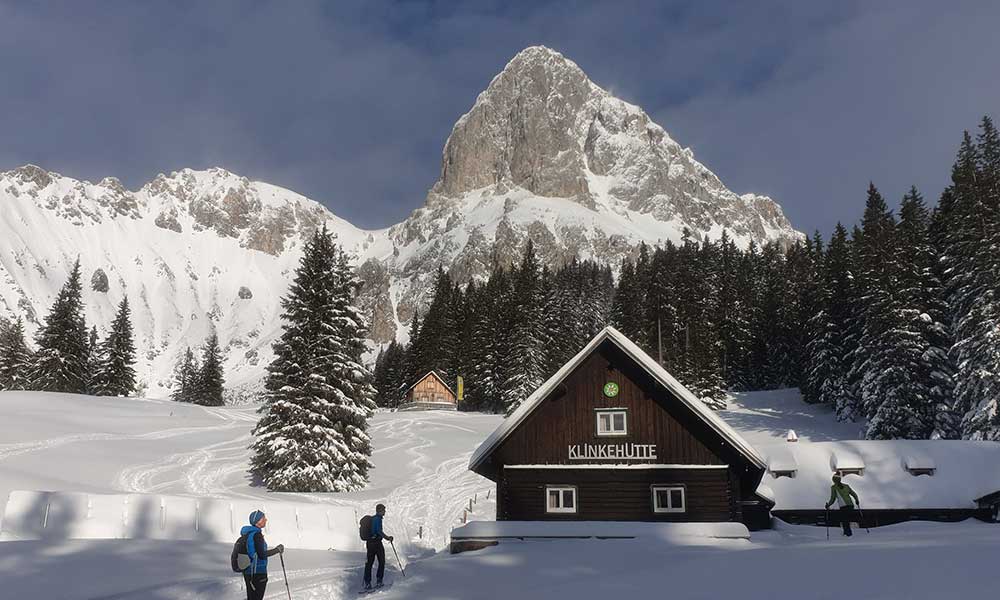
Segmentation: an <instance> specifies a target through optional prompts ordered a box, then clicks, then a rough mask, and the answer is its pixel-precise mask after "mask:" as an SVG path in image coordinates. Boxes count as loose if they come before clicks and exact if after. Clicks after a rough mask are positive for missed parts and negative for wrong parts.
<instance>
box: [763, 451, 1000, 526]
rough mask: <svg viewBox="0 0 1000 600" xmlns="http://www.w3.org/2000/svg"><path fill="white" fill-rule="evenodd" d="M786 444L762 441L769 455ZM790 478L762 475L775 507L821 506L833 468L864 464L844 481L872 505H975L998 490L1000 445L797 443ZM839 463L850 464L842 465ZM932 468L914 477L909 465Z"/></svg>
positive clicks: (956, 506) (862, 503)
mask: <svg viewBox="0 0 1000 600" xmlns="http://www.w3.org/2000/svg"><path fill="white" fill-rule="evenodd" d="M788 445H789V444H788V443H787V442H775V443H773V444H769V445H761V446H760V450H761V452H762V453H763V454H764V455H765V456H767V458H768V462H769V463H770V462H771V460H772V456H773V455H775V454H780V453H784V452H787V446H788ZM795 458H796V462H797V464H798V469H797V471H796V473H795V477H794V478H789V477H777V478H776V477H774V475H773V473H771V472H768V473H765V474H764V479H763V480H762V481H761V486H760V487H759V488H758V493H759V492H760V490H761V489H762V488H764V487H765V486H766V487H768V488H770V489H771V490H772V492H773V494H774V499H775V507H774V510H778V511H780V510H822V509H823V504H824V503H825V502H826V501H827V499H828V498H829V496H830V485H831V483H832V482H831V480H830V478H831V476H832V475H833V471H834V469H835V468H838V467H839V468H852V467H853V468H858V467H859V466H861V467H863V468H864V474H863V475H855V474H848V475H845V476H844V483H847V484H848V485H850V486H851V487H852V488H853V489H854V491H856V492H857V493H858V496H859V497H860V498H861V506H862V507H864V508H871V509H876V508H879V509H914V508H917V509H919V508H946V509H955V508H975V507H976V502H975V500H976V499H977V498H980V497H982V496H986V495H988V494H990V493H992V492H995V491H998V490H1000V444H998V443H996V442H971V441H962V440H847V441H836V442H802V441H799V442H797V443H796V444H795ZM842 465H851V466H850V467H845V466H842ZM931 468H932V469H934V474H933V475H920V476H914V474H913V473H911V472H910V469H931Z"/></svg>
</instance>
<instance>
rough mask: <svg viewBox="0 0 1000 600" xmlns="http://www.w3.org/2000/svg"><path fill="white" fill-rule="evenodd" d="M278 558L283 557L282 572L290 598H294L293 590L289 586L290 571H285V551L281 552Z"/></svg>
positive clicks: (289, 599) (290, 599)
mask: <svg viewBox="0 0 1000 600" xmlns="http://www.w3.org/2000/svg"><path fill="white" fill-rule="evenodd" d="M278 558H280V559H281V574H282V575H283V576H284V578H285V591H286V592H288V600H292V590H291V589H290V588H289V587H288V573H286V572H285V553H284V552H281V553H279V554H278Z"/></svg>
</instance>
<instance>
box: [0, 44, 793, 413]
mask: <svg viewBox="0 0 1000 600" xmlns="http://www.w3.org/2000/svg"><path fill="white" fill-rule="evenodd" d="M323 224H326V225H327V226H328V228H329V229H330V230H331V231H333V232H334V233H335V234H336V236H337V238H338V240H339V242H340V243H341V244H342V245H343V246H344V248H345V250H346V251H347V252H348V254H349V255H351V256H352V257H354V259H355V262H356V264H357V265H358V266H359V273H360V276H361V278H362V279H363V280H364V282H365V285H364V288H363V289H362V292H361V294H362V295H361V298H360V301H359V302H360V304H361V307H362V309H363V310H364V311H365V312H366V313H367V314H368V316H369V317H371V319H372V326H371V329H370V336H371V337H372V339H373V341H375V342H378V343H385V342H388V341H389V340H390V339H393V338H394V337H400V338H402V337H405V335H406V334H405V331H406V329H407V325H408V324H409V323H410V321H411V319H412V317H413V315H414V314H415V313H417V312H423V311H425V310H426V308H427V305H428V304H429V302H430V294H431V291H432V289H433V280H434V276H435V273H436V272H437V269H438V267H439V266H444V267H445V268H447V269H448V270H449V271H450V273H451V276H452V278H453V280H454V281H456V282H458V283H462V284H464V283H466V282H467V281H469V280H470V279H483V278H485V277H487V276H488V274H489V270H490V268H491V266H492V265H493V264H494V262H499V263H500V264H505V263H506V264H509V263H512V262H514V261H516V260H517V259H518V258H519V257H520V255H521V253H522V252H523V249H524V245H525V243H526V242H527V240H528V239H531V240H532V241H533V242H534V245H535V249H536V252H537V254H538V257H539V259H540V260H541V261H542V262H543V263H544V264H546V265H548V266H549V267H559V266H561V265H563V264H566V263H568V262H570V261H571V260H573V259H574V258H577V259H594V260H596V261H599V262H602V263H605V264H610V265H620V264H621V261H622V258H624V257H627V256H634V255H635V254H636V253H637V248H638V246H639V244H640V243H646V244H649V245H656V244H661V243H664V242H665V241H667V240H672V241H675V242H677V241H680V240H681V239H682V236H683V235H684V231H685V230H686V229H687V230H690V231H691V233H692V234H694V235H695V236H698V237H703V236H707V237H711V238H717V237H719V236H721V235H722V232H723V231H724V230H725V231H728V233H729V235H730V237H731V238H732V239H733V240H734V241H735V242H736V243H737V244H739V245H741V246H745V245H747V244H749V243H750V242H751V241H755V242H757V243H765V242H768V241H778V242H782V243H788V242H790V241H792V240H794V239H797V238H800V237H801V234H800V233H798V232H796V231H795V230H794V229H793V228H792V227H791V225H790V224H789V223H788V221H787V219H785V217H784V215H783V214H782V211H781V208H780V207H779V206H778V205H777V204H776V203H775V202H773V201H772V200H771V199H770V198H767V197H765V196H758V195H755V194H744V195H742V196H738V195H737V194H735V193H733V192H732V191H730V190H729V189H727V188H726V187H725V186H724V185H723V184H722V182H721V181H720V180H719V178H718V177H716V176H715V175H714V174H713V173H712V172H711V171H709V170H708V169H707V168H705V167H704V166H703V165H701V164H700V163H699V162H697V161H696V160H695V159H694V154H693V153H692V152H691V150H689V149H686V148H683V147H681V146H680V145H679V144H678V143H677V142H675V141H674V140H672V139H671V138H670V136H669V135H667V133H666V132H665V131H664V130H663V128H661V127H660V126H659V125H657V124H656V123H654V122H652V121H651V120H650V118H649V116H648V115H646V113H645V112H643V110H642V109H641V108H639V107H637V106H634V105H632V104H629V103H627V102H624V101H622V100H620V99H618V98H615V97H614V96H612V95H611V94H610V93H608V92H607V91H606V90H604V89H602V88H601V87H599V86H598V85H596V84H594V83H593V82H592V81H591V80H590V79H589V78H588V77H587V75H586V73H584V71H583V70H582V69H581V68H580V67H579V66H578V65H577V64H576V63H574V62H573V61H571V60H569V59H568V58H566V57H564V56H563V55H562V54H560V53H559V52H556V51H554V50H551V49H549V48H545V47H543V46H533V47H530V48H526V49H524V50H523V51H521V52H520V53H518V54H517V55H516V56H515V57H514V58H513V59H511V60H510V62H509V63H508V64H507V65H506V66H505V67H504V69H503V70H502V71H500V73H499V74H497V75H496V76H495V77H494V78H493V80H492V81H491V82H490V84H489V86H488V87H487V88H486V89H485V90H484V91H483V92H482V93H481V94H479V96H478V98H477V99H476V101H475V103H474V104H473V106H472V107H471V108H470V109H469V112H467V113H466V114H465V115H463V116H462V117H461V118H459V119H458V121H457V122H456V123H455V126H454V128H453V130H452V132H451V135H450V136H449V137H448V140H447V142H446V144H445V147H444V151H443V156H442V164H441V176H440V179H439V180H438V182H437V183H436V184H435V185H434V186H433V188H432V189H431V190H430V192H429V193H428V195H427V200H426V202H425V203H424V205H423V206H421V207H419V208H417V209H416V210H415V211H414V212H413V213H412V214H411V215H410V217H409V218H407V219H406V220H404V221H403V222H401V223H398V224H396V225H393V226H391V227H389V228H387V229H382V230H376V231H365V230H361V229H359V228H357V227H355V226H353V225H352V224H351V223H348V222H347V221H345V220H343V219H340V218H338V217H337V216H335V215H333V214H332V213H330V212H329V211H328V210H327V209H326V208H324V207H323V206H321V205H320V204H318V203H316V202H314V201H313V200H310V199H308V198H305V197H304V196H301V195H299V194H296V193H295V192H292V191H289V190H287V189H284V188H280V187H277V186H274V185H269V184H267V183H263V182H259V181H253V180H251V179H249V178H247V177H243V176H241V175H238V174H236V173H232V172H230V171H227V170H226V169H222V168H211V169H205V170H193V169H182V170H180V171H175V172H172V173H170V174H160V175H157V176H156V177H155V178H153V180H152V181H150V182H148V183H146V184H145V185H143V186H142V187H140V188H139V190H137V191H130V190H128V189H127V188H126V187H125V186H124V185H123V184H122V183H121V181H119V180H118V179H116V178H114V177H105V178H103V179H101V180H100V181H99V182H98V183H96V184H95V183H90V182H87V181H78V180H75V179H72V178H70V177H64V176H62V175H59V174H57V173H53V172H50V171H46V170H45V169H43V168H41V167H38V166H35V165H25V166H22V167H19V168H17V169H14V170H12V171H7V172H5V173H0V317H13V316H17V315H20V316H24V317H25V320H26V322H27V324H28V328H29V333H34V331H35V330H37V327H38V325H39V323H40V322H41V318H42V317H43V316H44V314H45V312H46V311H47V309H48V307H49V306H50V305H51V301H52V299H53V298H54V297H55V294H56V293H57V292H58V289H59V287H60V286H61V285H62V283H63V282H64V281H65V277H66V274H67V273H68V272H69V269H70V266H71V265H72V263H73V261H74V260H75V259H76V257H77V256H79V257H80V260H81V264H82V266H83V269H84V273H85V276H86V277H87V278H90V280H91V281H95V282H97V284H95V285H92V286H90V288H89V289H88V290H86V292H85V295H86V298H85V300H86V302H87V305H88V314H87V321H88V323H94V324H97V326H98V329H99V330H103V328H104V327H105V326H106V324H107V323H109V322H110V319H111V318H112V316H113V314H114V307H115V306H116V303H117V302H118V301H120V300H121V298H122V297H123V296H125V295H128V296H129V298H130V300H131V301H132V304H133V306H134V315H135V317H134V319H135V324H136V342H137V347H138V349H139V355H140V364H139V365H138V367H139V369H138V370H139V373H140V379H141V380H142V381H143V382H144V383H145V384H146V385H148V386H149V388H150V392H151V393H152V394H153V395H162V394H163V393H164V388H165V386H166V385H168V382H169V380H170V375H171V371H172V368H173V365H174V362H175V360H176V358H177V357H178V355H179V354H181V353H182V352H183V351H184V350H185V348H186V347H187V346H192V347H196V346H198V345H199V344H200V343H201V341H202V340H203V339H204V337H205V335H207V334H208V333H209V332H216V333H218V334H219V338H220V342H221V343H222V345H223V350H224V352H225V354H226V357H227V363H226V372H227V374H228V377H227V384H228V385H230V386H234V385H240V384H247V385H252V384H255V383H259V380H260V377H261V374H262V373H263V366H264V365H265V364H267V361H268V360H269V359H270V356H271V349H270V343H271V341H272V340H273V339H274V336H275V335H277V333H278V332H279V331H280V312H281V309H280V303H279V300H280V297H281V295H282V294H284V293H285V290H286V289H287V285H288V282H289V278H290V274H291V272H292V270H293V269H294V267H295V265H296V263H297V260H298V256H299V251H300V249H301V245H302V240H303V239H304V238H306V237H307V236H308V235H310V234H311V233H312V232H313V231H314V230H315V229H316V228H317V227H320V226H322V225H323Z"/></svg>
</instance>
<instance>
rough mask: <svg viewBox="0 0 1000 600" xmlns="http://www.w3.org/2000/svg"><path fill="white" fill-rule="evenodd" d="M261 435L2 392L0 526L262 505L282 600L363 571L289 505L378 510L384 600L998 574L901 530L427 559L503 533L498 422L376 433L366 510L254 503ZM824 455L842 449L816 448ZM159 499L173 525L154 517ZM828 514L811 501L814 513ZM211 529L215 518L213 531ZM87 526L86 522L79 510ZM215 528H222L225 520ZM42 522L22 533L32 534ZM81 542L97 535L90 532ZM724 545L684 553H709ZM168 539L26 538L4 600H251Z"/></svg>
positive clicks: (93, 403)
mask: <svg viewBox="0 0 1000 600" xmlns="http://www.w3.org/2000/svg"><path fill="white" fill-rule="evenodd" d="M796 402H797V403H796ZM730 406H731V407H730V409H729V410H728V411H725V412H722V413H721V414H722V416H723V418H726V419H727V420H729V421H730V424H731V425H732V426H733V427H734V428H736V429H737V430H738V431H739V432H740V434H741V435H743V436H745V437H747V438H748V439H751V440H752V441H753V442H754V443H755V444H756V443H762V444H766V443H781V442H780V440H781V439H782V438H783V435H784V431H786V430H787V429H788V428H790V427H794V428H796V429H797V430H798V431H799V432H800V440H802V441H800V442H799V443H800V444H801V443H805V444H808V443H809V442H806V441H805V440H807V439H812V440H839V439H840V436H841V435H842V434H843V433H844V432H845V431H847V430H846V429H845V428H844V426H843V424H838V423H836V422H835V421H834V420H833V416H832V415H831V414H830V413H829V412H828V411H825V410H824V409H823V408H822V407H816V406H811V405H806V404H803V403H801V401H799V400H798V399H797V396H796V395H795V394H794V392H792V391H785V390H779V391H777V392H756V393H753V394H740V395H738V396H737V397H736V398H735V400H734V401H733V402H732V403H731V405H730ZM255 419H256V415H255V414H254V413H253V411H252V409H250V408H231V407H227V408H220V409H214V408H211V409H210V408H204V407H199V406H191V405H183V404H176V403H172V402H169V401H158V400H149V401H147V400H138V399H125V398H93V397H87V396H74V395H69V394H44V393H30V392H0V509H2V508H3V504H4V503H5V501H6V498H7V493H8V492H9V491H10V490H12V489H28V490H54V491H59V490H64V491H76V492H82V493H85V494H102V493H105V494H106V493H133V494H136V496H134V497H133V498H134V505H133V506H132V508H131V509H130V511H131V512H130V513H129V514H132V515H133V517H141V515H140V514H139V512H137V511H140V510H141V507H142V506H146V507H147V508H148V509H149V511H148V512H149V513H151V515H146V516H147V518H148V523H149V525H150V526H151V527H152V528H153V529H154V530H155V525H156V524H157V523H159V522H161V521H160V519H164V520H168V521H169V520H170V519H174V520H176V519H178V518H180V516H179V515H177V514H174V510H175V508H176V504H177V500H184V499H186V500H187V501H188V504H190V503H191V502H194V501H197V500H199V499H200V500H201V501H202V502H203V504H202V505H201V506H203V507H209V506H212V505H213V503H214V504H215V505H221V506H222V507H223V508H225V507H227V506H228V504H230V503H232V504H234V505H235V506H236V507H238V509H239V510H245V508H246V506H247V505H248V504H251V505H252V504H256V503H259V505H260V506H261V507H263V508H264V509H265V510H267V511H270V512H273V517H274V518H273V519H272V525H271V527H273V530H271V531H269V533H268V541H269V542H270V543H272V544H276V543H285V544H286V545H288V546H289V550H287V551H286V553H285V555H284V560H285V563H286V565H287V581H288V584H289V589H290V592H291V596H292V598H293V600H305V599H316V600H320V599H323V600H328V599H330V598H351V597H355V596H356V590H357V588H358V587H359V585H360V580H361V568H362V565H363V561H364V555H363V554H362V553H360V552H351V551H341V550H337V551H334V552H330V551H327V550H322V551H317V550H303V549H301V548H300V547H296V546H298V545H299V543H298V541H297V540H295V537H296V535H297V534H296V533H295V532H296V531H297V530H298V529H299V527H298V524H293V523H292V521H293V520H294V517H293V516H292V515H291V514H290V513H289V512H288V511H285V512H284V513H283V512H282V510H281V509H280V505H281V504H282V503H284V502H285V501H291V502H295V503H297V504H296V505H297V506H301V503H306V502H308V503H310V504H311V505H312V506H313V507H315V508H316V509H321V510H325V509H326V508H327V507H329V506H340V507H357V509H358V510H359V512H370V511H371V507H372V505H373V504H374V503H375V502H379V501H382V502H385V503H386V504H387V505H388V507H389V511H388V516H387V521H386V531H387V532H388V533H390V534H392V535H394V536H395V543H394V545H395V547H396V548H397V549H398V550H399V555H400V560H401V562H402V563H403V564H404V565H405V567H406V576H405V577H403V575H402V574H401V573H400V572H399V570H398V568H397V567H396V560H395V556H394V555H393V554H392V553H391V551H390V554H389V556H388V559H389V564H388V569H387V575H386V579H387V581H389V582H391V584H392V587H391V588H390V589H388V590H385V591H384V592H382V593H380V596H382V597H385V598H399V599H410V598H413V599H417V598H419V599H424V598H462V599H478V598H508V597H517V598H524V599H526V600H534V599H539V600H540V599H543V598H546V599H547V598H553V597H558V598H563V597H567V598H568V597H572V598H579V599H581V600H588V599H591V598H594V599H597V598H607V597H630V596H634V595H636V594H637V593H638V594H640V595H644V596H649V595H654V596H655V595H656V594H657V593H660V594H661V595H662V591H663V589H664V588H663V586H664V582H668V583H669V586H670V589H671V590H672V591H673V592H674V594H675V595H680V596H683V597H690V598H722V597H729V596H739V597H741V598H761V599H765V598H774V597H776V596H777V597H784V596H789V595H796V596H802V597H806V598H837V597H840V596H843V594H844V593H849V594H850V595H852V596H854V597H858V598H872V599H875V598H878V599H883V598H886V599H889V598H907V599H916V598H921V599H922V598H927V599H934V600H939V599H940V598H951V597H962V598H965V597H968V598H978V597H988V596H989V595H990V594H992V593H995V588H996V577H995V573H994V572H995V569H994V568H993V567H992V565H993V564H994V563H995V562H996V559H995V556H996V554H997V551H998V549H1000V537H998V536H997V533H998V526H997V525H996V524H987V523H980V522H978V521H975V520H970V521H967V522H965V523H905V524H902V525H897V526H891V527H879V528H873V529H872V530H871V532H870V533H866V532H864V531H863V530H862V531H859V532H858V533H857V534H855V536H854V537H853V538H842V537H840V536H839V535H838V534H837V532H836V531H835V530H831V532H830V533H831V537H830V539H826V532H825V530H824V529H823V528H820V527H808V526H791V525H784V524H781V523H778V525H777V528H776V529H775V530H773V531H757V532H753V534H752V535H751V537H750V539H749V540H745V539H704V537H703V536H692V537H693V539H672V538H673V537H675V536H670V535H661V530H660V529H658V528H656V527H654V528H650V529H649V531H643V533H644V536H643V537H641V538H640V539H637V540H612V539H607V540H546V541H536V542H531V541H525V542H518V541H513V540H511V541H508V542H505V543H503V544H501V545H500V546H497V547H494V548H487V549H485V550H480V551H477V552H467V553H463V554H458V555H451V554H448V553H447V552H439V553H436V554H435V553H433V549H438V550H440V549H443V548H444V547H445V545H446V543H447V535H448V531H449V530H450V529H451V527H453V526H457V525H459V524H460V522H461V518H462V515H463V511H464V510H465V509H466V508H467V507H468V502H469V500H470V498H476V500H477V502H475V503H474V504H473V511H472V514H471V516H470V518H471V519H473V520H490V519H492V518H493V515H494V514H495V504H493V500H492V499H486V498H484V494H483V492H484V491H485V490H490V489H491V488H493V486H492V484H491V482H489V481H487V480H485V479H483V478H481V477H479V476H477V475H475V474H473V473H471V472H469V471H468V470H467V468H466V465H467V464H468V460H469V457H470V456H471V453H472V451H473V449H474V448H475V446H476V445H477V444H478V443H480V442H481V441H482V440H483V439H484V438H485V437H486V436H487V435H488V433H489V432H490V431H492V430H493V429H494V428H495V427H496V426H497V424H498V423H499V421H500V419H501V417H498V416H495V415H480V414H470V413H444V412H425V413H420V412H406V413H379V414H377V415H376V416H375V418H374V419H373V421H372V426H371V433H372V438H373V440H374V444H375V454H374V456H373V460H374V462H375V469H374V472H373V480H372V483H371V485H370V487H369V489H368V490H365V491H363V492H356V493H350V494H270V493H267V492H264V491H262V490H261V489H260V488H257V487H253V486H251V485H249V481H248V480H247V477H246V468H247V459H246V445H247V439H248V435H249V431H250V428H251V427H252V425H253V422H254V420H255ZM847 433H848V434H849V432H847ZM828 443H834V442H824V443H823V444H816V445H817V446H822V445H826V444H828ZM928 443H935V442H928ZM957 443H959V444H967V442H957ZM920 479H924V477H921V478H920ZM782 481H787V480H785V479H783V480H782ZM816 485H819V486H820V488H821V489H820V490H818V491H817V496H818V495H819V493H820V492H825V489H822V488H823V487H824V486H822V485H820V484H819V483H817V484H816ZM901 492H902V493H908V492H909V490H908V489H904V490H901ZM863 493H864V492H863ZM164 494H166V495H168V496H167V498H166V502H165V505H166V506H167V511H166V513H165V514H164V512H163V511H161V510H160V506H161V503H160V499H161V497H162V496H161V495H164ZM174 496H183V497H185V498H180V499H178V498H175V497H174ZM862 497H864V496H862ZM206 498H211V499H212V500H211V501H208V500H205V499H206ZM822 500H823V497H822V496H819V500H817V501H818V502H819V501H822ZM105 504H106V502H104V501H103V500H102V499H94V502H93V507H92V508H93V511H94V513H95V514H94V515H93V518H94V520H99V519H101V518H103V517H104V516H106V515H98V514H97V513H98V511H99V510H100V509H101V508H102V507H104V506H105ZM53 506H55V505H53ZM272 506H273V507H274V510H273V511H271V509H270V507H272ZM117 508H118V510H117V511H116V512H114V513H112V514H111V515H110V517H111V518H112V519H113V520H114V521H115V523H116V525H117V522H118V520H119V519H121V518H122V514H123V512H124V510H123V507H122V506H121V505H119V506H118V507H117ZM36 509H37V511H36V513H33V514H36V515H42V516H41V517H40V518H41V519H44V514H45V511H44V509H45V507H44V506H43V505H41V503H39V505H38V506H36ZM55 510H56V509H53V511H50V513H49V514H50V516H51V517H52V518H53V523H59V522H63V521H60V519H63V520H64V518H65V515H60V514H59V513H58V512H55ZM189 512H190V511H189ZM308 512H313V513H315V512H316V511H306V510H302V516H307V513H308ZM205 514H206V518H210V514H211V511H206V513H205ZM149 517H151V518H149ZM15 518H16V515H15ZM78 518H79V519H81V520H83V519H86V518H87V516H86V515H85V514H84V512H83V510H81V511H80V514H79V516H78ZM236 518H237V517H233V519H236ZM223 519H224V520H225V521H226V525H227V526H228V522H229V516H228V514H226V515H224V516H223ZM38 521H39V518H35V519H34V521H33V522H31V523H30V525H31V526H32V527H35V528H37V527H38ZM311 522H312V521H310V523H311ZM130 523H131V522H130ZM98 524H99V523H98ZM238 524H239V523H237V525H238ZM77 525H78V526H79V527H80V528H93V527H94V525H95V523H79V524H77ZM560 525H561V524H560ZM725 525H729V524H725ZM123 526H124V523H123ZM306 526H307V527H312V525H310V524H309V523H307V525H306ZM0 527H3V526H2V524H0ZM421 527H423V530H422V532H421V529H420V528H421ZM474 527H482V526H481V525H477V526H474ZM486 527H489V526H488V525H486ZM630 527H631V526H630ZM690 527H692V528H698V527H699V526H698V525H691V526H690ZM715 527H717V526H716V525H713V526H711V527H709V528H706V529H705V531H704V532H702V531H700V530H699V531H695V533H705V534H711V533H712V530H713V528H715ZM350 533H351V535H353V534H354V530H353V523H352V525H351V531H350ZM665 533H669V532H665ZM421 535H422V537H421ZM166 536H167V534H162V535H161V534H153V535H146V536H141V537H143V539H70V540H67V539H65V538H66V537H70V536H69V535H67V534H66V532H63V531H53V532H51V534H49V535H47V536H37V537H42V538H43V539H32V540H28V541H3V542H0V580H2V581H3V587H2V589H3V593H2V594H0V597H4V598H6V597H7V595H9V596H10V597H13V598H21V597H36V598H64V599H66V600H85V599H91V598H122V599H131V598H158V599H163V600H167V599H170V600H181V599H185V600H216V599H219V598H236V597H241V596H242V594H243V591H242V589H241V585H242V579H241V578H240V577H239V576H238V575H235V574H233V573H231V572H229V564H228V556H229V552H230V550H231V548H232V545H231V544H228V543H227V544H221V543H216V542H214V541H213V540H212V539H211V538H210V537H208V536H193V537H194V539H191V537H192V536H190V535H187V536H186V537H177V538H173V539H157V538H159V537H166ZM681 537H684V536H681ZM177 539H181V540H184V541H180V542H179V541H176V540H177ZM178 549H180V551H178ZM275 563H277V561H275ZM720 565H725V569H726V576H725V577H720V576H719V568H720ZM56 573H57V574H59V576H58V577H54V576H53V574H56ZM831 574H832V575H831ZM831 578H832V579H831ZM269 579H270V584H269V587H268V592H269V595H268V597H269V598H284V597H286V592H285V589H284V587H285V575H284V574H283V573H282V569H281V568H280V567H279V566H278V565H277V564H275V566H274V567H273V568H272V569H271V572H270V573H269ZM831 582H832V583H831ZM3 594H7V595H3Z"/></svg>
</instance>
